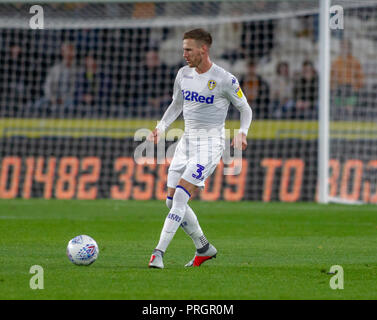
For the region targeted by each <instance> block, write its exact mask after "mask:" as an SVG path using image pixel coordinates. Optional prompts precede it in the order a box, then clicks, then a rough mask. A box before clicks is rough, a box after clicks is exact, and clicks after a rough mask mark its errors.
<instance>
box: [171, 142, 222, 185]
mask: <svg viewBox="0 0 377 320" xmlns="http://www.w3.org/2000/svg"><path fill="white" fill-rule="evenodd" d="M224 149H225V140H224V138H221V137H206V138H204V139H203V138H201V137H197V138H192V137H190V138H187V137H185V136H182V138H181V140H180V141H179V142H178V144H177V147H176V149H175V153H174V157H173V159H172V161H171V163H170V166H169V171H168V179H167V186H168V187H169V188H175V187H176V186H177V184H178V181H179V180H180V179H181V178H183V179H185V180H186V181H188V182H190V183H192V184H193V185H196V186H198V187H200V188H204V182H205V180H206V179H207V178H208V177H209V176H210V175H211V174H212V173H213V171H215V169H216V167H217V165H218V164H219V162H220V159H221V156H222V154H223V152H224Z"/></svg>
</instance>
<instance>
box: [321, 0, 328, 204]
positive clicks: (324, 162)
mask: <svg viewBox="0 0 377 320" xmlns="http://www.w3.org/2000/svg"><path fill="white" fill-rule="evenodd" d="M319 2H320V11H319V43H320V45H319V75H320V77H319V110H318V114H319V118H318V121H319V125H318V186H319V196H318V202H319V203H328V201H329V199H328V196H329V187H328V179H329V143H330V136H329V127H330V125H329V122H330V23H329V19H330V4H331V0H321V1H319Z"/></svg>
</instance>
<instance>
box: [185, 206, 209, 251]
mask: <svg viewBox="0 0 377 320" xmlns="http://www.w3.org/2000/svg"><path fill="white" fill-rule="evenodd" d="M181 227H182V229H183V230H184V231H185V232H186V233H187V234H188V235H189V236H190V237H191V239H192V241H193V242H194V245H195V248H196V249H201V248H203V247H204V246H205V245H206V244H208V240H207V238H206V237H205V235H204V233H203V231H202V228H201V227H200V225H199V221H198V218H197V217H196V214H195V212H194V211H193V210H192V209H191V208H190V206H189V205H187V207H186V214H185V217H184V219H183V222H182V223H181Z"/></svg>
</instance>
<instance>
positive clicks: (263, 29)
mask: <svg viewBox="0 0 377 320" xmlns="http://www.w3.org/2000/svg"><path fill="white" fill-rule="evenodd" d="M275 25H276V21H275V20H264V21H252V22H245V23H244V24H243V33H242V50H243V51H244V52H245V55H246V56H247V57H251V58H252V59H262V58H267V59H268V57H269V56H270V53H271V50H272V49H273V47H274V42H275Z"/></svg>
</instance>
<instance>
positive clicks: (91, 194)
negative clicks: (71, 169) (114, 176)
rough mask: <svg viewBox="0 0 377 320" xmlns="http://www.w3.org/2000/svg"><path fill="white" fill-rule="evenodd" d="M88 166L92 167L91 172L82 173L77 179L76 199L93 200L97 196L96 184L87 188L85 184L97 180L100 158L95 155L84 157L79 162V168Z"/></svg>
mask: <svg viewBox="0 0 377 320" xmlns="http://www.w3.org/2000/svg"><path fill="white" fill-rule="evenodd" d="M90 167H91V168H92V169H91V172H89V173H85V174H82V175H81V177H80V179H79V183H78V187H77V198H78V199H89V200H93V199H96V198H97V191H98V190H97V186H92V187H90V188H87V185H88V184H89V183H96V182H98V179H99V175H100V171H101V159H99V158H97V157H87V158H84V159H83V160H82V163H81V169H83V170H88V169H89V168H90Z"/></svg>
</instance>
